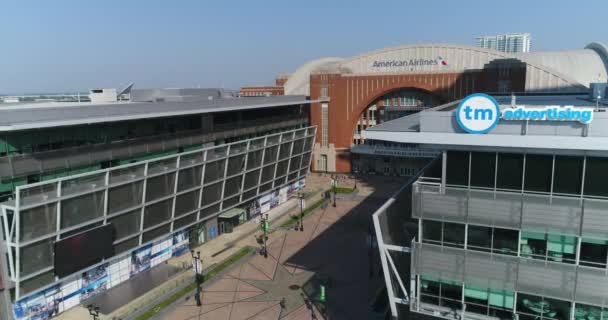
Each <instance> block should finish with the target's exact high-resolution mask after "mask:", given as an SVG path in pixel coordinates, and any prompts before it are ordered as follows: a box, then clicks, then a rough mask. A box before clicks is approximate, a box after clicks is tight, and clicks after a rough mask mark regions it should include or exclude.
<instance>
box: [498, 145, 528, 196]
mask: <svg viewBox="0 0 608 320" xmlns="http://www.w3.org/2000/svg"><path fill="white" fill-rule="evenodd" d="M523 170H524V156H523V154H514V153H499V154H498V169H497V173H496V188H498V189H511V190H521V178H522V175H523Z"/></svg>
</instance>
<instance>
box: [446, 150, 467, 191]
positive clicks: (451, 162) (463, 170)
mask: <svg viewBox="0 0 608 320" xmlns="http://www.w3.org/2000/svg"><path fill="white" fill-rule="evenodd" d="M446 178H447V183H448V184H454V185H459V186H468V185H469V153H468V152H463V151H448V158H447V174H446Z"/></svg>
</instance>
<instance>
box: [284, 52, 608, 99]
mask: <svg viewBox="0 0 608 320" xmlns="http://www.w3.org/2000/svg"><path fill="white" fill-rule="evenodd" d="M439 59H440V60H442V61H443V62H445V64H444V63H438V64H437V63H433V64H424V63H421V64H409V63H407V61H412V60H413V61H416V60H418V61H421V60H422V61H423V62H424V61H429V60H439ZM501 59H506V60H510V59H513V60H518V61H521V62H523V63H525V64H526V65H527V66H528V68H529V71H528V72H527V79H526V89H527V90H530V91H543V90H547V89H549V88H550V89H555V88H557V89H563V91H568V90H567V89H568V88H574V89H576V90H578V91H580V90H581V89H584V88H587V87H588V86H589V83H591V82H602V81H607V79H608V49H607V48H606V46H605V45H603V44H600V43H591V44H589V45H587V46H586V47H585V48H584V49H579V50H567V51H555V52H529V53H517V54H511V53H505V52H500V51H496V50H490V49H483V48H478V47H472V46H465V45H453V44H416V45H404V46H397V47H392V48H385V49H380V50H375V51H370V52H367V53H364V54H361V55H358V56H355V57H352V58H347V59H340V58H322V59H317V60H314V61H311V62H309V63H306V64H304V65H303V66H301V67H299V68H298V69H297V70H296V71H295V72H294V73H293V74H291V76H290V77H289V79H288V80H287V82H286V83H285V94H302V95H310V92H309V88H310V84H309V81H310V74H311V73H350V74H382V73H427V72H463V71H465V70H471V69H473V70H475V69H482V68H484V66H485V65H487V64H489V63H490V62H492V61H494V60H501ZM395 61H396V62H397V63H391V62H395ZM400 62H405V63H400ZM576 90H575V91H576Z"/></svg>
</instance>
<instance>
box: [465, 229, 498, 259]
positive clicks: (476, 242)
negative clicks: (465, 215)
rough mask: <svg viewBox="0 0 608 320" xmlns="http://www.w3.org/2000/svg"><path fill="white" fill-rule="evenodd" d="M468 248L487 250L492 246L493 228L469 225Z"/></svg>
mask: <svg viewBox="0 0 608 320" xmlns="http://www.w3.org/2000/svg"><path fill="white" fill-rule="evenodd" d="M467 236H468V246H469V247H468V248H469V249H473V250H480V251H487V252H489V251H490V249H491V248H492V228H488V227H481V226H472V225H469V231H468V235H467Z"/></svg>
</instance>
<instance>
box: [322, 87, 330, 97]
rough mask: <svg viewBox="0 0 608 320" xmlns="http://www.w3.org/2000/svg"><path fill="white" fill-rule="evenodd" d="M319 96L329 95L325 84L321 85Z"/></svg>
mask: <svg viewBox="0 0 608 320" xmlns="http://www.w3.org/2000/svg"><path fill="white" fill-rule="evenodd" d="M321 97H329V94H328V88H327V86H323V87H321Z"/></svg>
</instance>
